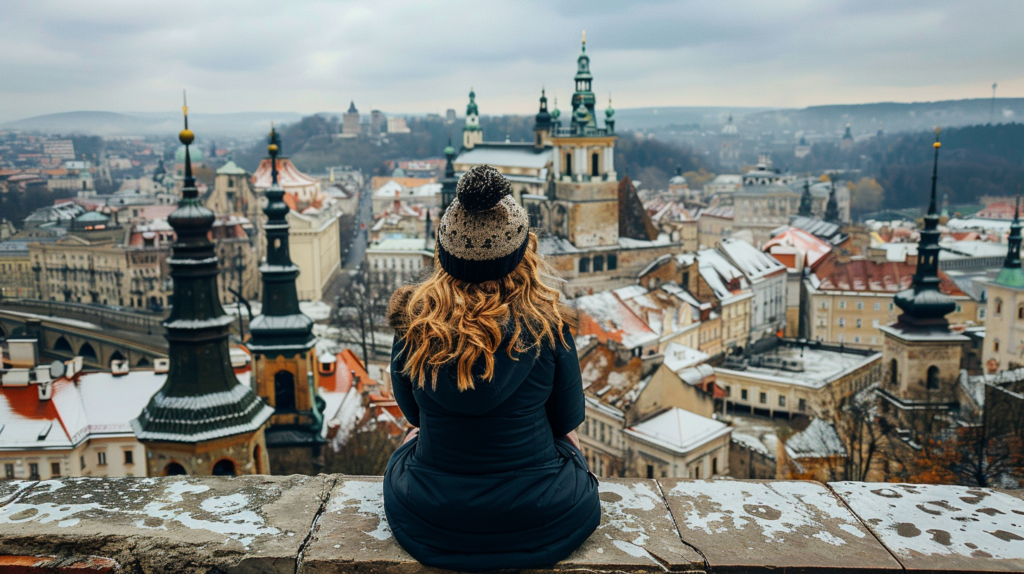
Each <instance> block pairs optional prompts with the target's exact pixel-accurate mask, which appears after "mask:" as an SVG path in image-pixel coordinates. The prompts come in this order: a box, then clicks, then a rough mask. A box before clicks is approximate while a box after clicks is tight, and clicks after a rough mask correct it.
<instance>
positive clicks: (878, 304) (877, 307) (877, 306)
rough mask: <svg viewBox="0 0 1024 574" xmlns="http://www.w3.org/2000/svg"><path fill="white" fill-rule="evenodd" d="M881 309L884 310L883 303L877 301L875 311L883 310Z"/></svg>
mask: <svg viewBox="0 0 1024 574" xmlns="http://www.w3.org/2000/svg"><path fill="white" fill-rule="evenodd" d="M881 310H882V304H881V303H875V311H881Z"/></svg>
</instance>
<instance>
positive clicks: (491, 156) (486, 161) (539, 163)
mask: <svg viewBox="0 0 1024 574" xmlns="http://www.w3.org/2000/svg"><path fill="white" fill-rule="evenodd" d="M552 153H553V152H552V150H551V148H546V149H541V150H538V149H536V148H535V147H534V146H533V144H532V143H531V144H519V145H517V144H512V145H506V144H482V145H481V144H478V145H476V146H474V147H473V149H469V150H464V151H463V152H462V153H460V154H459V156H458V157H456V158H455V160H454V163H459V164H471V165H493V166H498V167H520V168H527V169H543V168H544V167H547V165H548V164H550V163H551V155H552Z"/></svg>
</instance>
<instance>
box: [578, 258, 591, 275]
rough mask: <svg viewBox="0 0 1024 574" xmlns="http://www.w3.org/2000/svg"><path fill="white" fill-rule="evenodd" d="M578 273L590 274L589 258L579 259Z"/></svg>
mask: <svg viewBox="0 0 1024 574" xmlns="http://www.w3.org/2000/svg"><path fill="white" fill-rule="evenodd" d="M580 273H590V258H589V257H580Z"/></svg>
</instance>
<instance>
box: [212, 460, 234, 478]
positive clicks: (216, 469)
mask: <svg viewBox="0 0 1024 574" xmlns="http://www.w3.org/2000/svg"><path fill="white" fill-rule="evenodd" d="M210 474H212V475H213V476H235V463H234V462H232V461H231V460H230V459H227V458H222V459H220V460H218V461H217V464H215V465H213V472H211V473H210Z"/></svg>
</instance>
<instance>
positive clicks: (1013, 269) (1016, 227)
mask: <svg viewBox="0 0 1024 574" xmlns="http://www.w3.org/2000/svg"><path fill="white" fill-rule="evenodd" d="M1020 244H1021V223H1020V196H1018V197H1017V206H1016V208H1015V209H1014V211H1013V223H1011V224H1010V237H1009V239H1008V240H1007V247H1006V259H1005V260H1004V261H1003V268H1002V269H1000V270H999V275H998V276H997V277H996V284H998V285H1003V286H1005V287H1015V288H1017V289H1024V270H1022V269H1021V265H1020Z"/></svg>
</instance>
